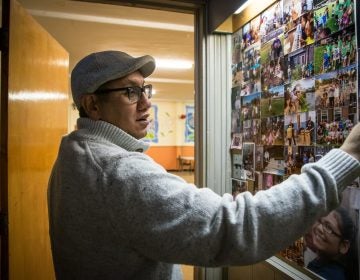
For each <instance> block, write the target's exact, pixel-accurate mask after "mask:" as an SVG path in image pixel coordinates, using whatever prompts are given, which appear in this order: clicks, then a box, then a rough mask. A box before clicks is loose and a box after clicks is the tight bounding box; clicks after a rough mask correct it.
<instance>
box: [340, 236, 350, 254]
mask: <svg viewBox="0 0 360 280" xmlns="http://www.w3.org/2000/svg"><path fill="white" fill-rule="evenodd" d="M349 249H350V241H349V240H342V241H341V242H340V247H339V252H340V254H342V255H345V254H346V253H347V252H348V251H349Z"/></svg>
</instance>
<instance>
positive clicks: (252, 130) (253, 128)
mask: <svg viewBox="0 0 360 280" xmlns="http://www.w3.org/2000/svg"><path fill="white" fill-rule="evenodd" d="M260 125H261V121H260V119H252V120H246V121H244V122H243V133H242V134H243V141H244V142H254V143H256V144H260V141H261V135H260Z"/></svg>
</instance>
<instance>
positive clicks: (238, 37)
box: [231, 28, 242, 64]
mask: <svg viewBox="0 0 360 280" xmlns="http://www.w3.org/2000/svg"><path fill="white" fill-rule="evenodd" d="M231 39H232V64H237V63H239V62H240V61H241V41H242V29H241V28H240V29H238V30H237V31H235V32H234V33H233V34H232V36H231Z"/></svg>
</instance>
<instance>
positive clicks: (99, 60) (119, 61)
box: [71, 50, 155, 109]
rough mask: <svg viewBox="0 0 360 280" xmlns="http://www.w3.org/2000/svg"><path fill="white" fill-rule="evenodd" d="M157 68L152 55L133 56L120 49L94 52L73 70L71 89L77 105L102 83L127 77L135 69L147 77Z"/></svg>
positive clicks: (78, 106)
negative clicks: (82, 97)
mask: <svg viewBox="0 0 360 280" xmlns="http://www.w3.org/2000/svg"><path fill="white" fill-rule="evenodd" d="M154 70H155V60H154V58H153V57H152V56H150V55H145V56H141V57H132V56H130V55H128V54H127V53H124V52H120V51H112V50H111V51H103V52H96V53H92V54H90V55H88V56H86V57H84V58H83V59H82V60H80V61H79V62H78V63H77V64H76V66H75V67H74V69H73V71H72V72H71V91H72V97H73V100H74V103H75V105H76V107H77V108H78V109H79V108H80V97H81V96H83V95H85V94H90V93H94V91H96V90H97V89H98V88H99V87H100V86H101V85H102V84H104V83H106V82H108V81H111V80H115V79H119V78H122V77H125V76H127V75H129V74H131V73H133V72H135V71H140V73H141V74H142V75H143V76H144V78H145V77H147V76H149V75H151V74H152V73H153V72H154Z"/></svg>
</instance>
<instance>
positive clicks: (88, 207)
mask: <svg viewBox="0 0 360 280" xmlns="http://www.w3.org/2000/svg"><path fill="white" fill-rule="evenodd" d="M146 149H147V145H146V144H145V143H144V142H142V141H141V140H137V139H135V138H133V137H131V136H130V135H128V134H127V133H125V132H124V131H122V130H121V129H119V128H117V127H115V126H113V125H111V124H109V123H106V122H103V121H92V120H90V119H86V118H80V119H79V120H78V130H76V131H74V132H72V133H70V134H69V135H67V136H65V137H63V139H62V141H61V145H60V150H59V154H58V158H57V160H56V162H55V165H54V168H53V171H52V175H51V178H50V182H49V190H48V203H49V219H50V237H51V245H52V254H53V260H54V265H55V272H56V277H57V279H60V280H61V279H66V280H70V279H86V280H89V279H99V280H106V279H137V280H138V279H162V280H163V279H181V277H182V275H181V270H180V268H179V266H178V265H174V264H192V265H196V266H224V265H246V264H250V263H254V262H258V261H261V260H264V259H267V258H269V257H270V256H272V255H273V254H274V253H276V252H278V251H279V250H281V249H283V248H284V247H286V246H287V245H289V244H290V243H291V242H292V241H294V240H296V239H297V238H299V237H300V236H301V235H302V234H303V233H304V231H305V230H306V229H307V228H308V227H309V226H310V225H311V224H313V222H314V221H315V220H316V219H317V218H318V217H319V216H322V215H325V214H326V213H327V212H329V211H330V210H332V209H334V208H335V207H336V206H337V205H338V203H339V199H338V195H339V192H340V191H341V190H342V189H343V188H344V187H345V186H347V185H348V184H349V183H350V182H352V181H353V180H354V179H355V178H356V177H357V176H359V173H360V164H359V162H358V161H357V160H356V159H355V158H353V157H352V156H350V155H348V154H347V153H345V152H343V151H341V150H339V149H334V150H332V151H330V152H329V153H328V154H327V155H326V156H324V157H323V158H322V159H321V160H320V161H318V162H316V163H313V164H307V165H305V166H304V167H303V168H302V174H301V175H293V176H291V177H290V178H289V179H288V180H286V181H284V182H282V183H281V184H279V185H277V186H274V187H272V188H271V189H269V190H266V191H259V192H258V193H256V195H252V194H251V193H249V192H245V193H242V194H240V195H238V196H237V197H236V199H235V200H234V199H233V198H232V196H231V195H230V194H225V195H224V196H219V195H217V194H216V193H214V192H213V191H211V190H210V189H208V188H196V187H195V186H193V185H191V184H188V183H186V182H185V181H184V180H183V179H181V178H179V177H177V176H175V175H172V174H169V173H167V172H166V170H164V168H163V167H161V166H160V165H158V164H157V163H155V162H154V161H153V160H152V159H151V158H150V157H149V156H147V155H146V154H144V153H143V151H145V150H146Z"/></svg>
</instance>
